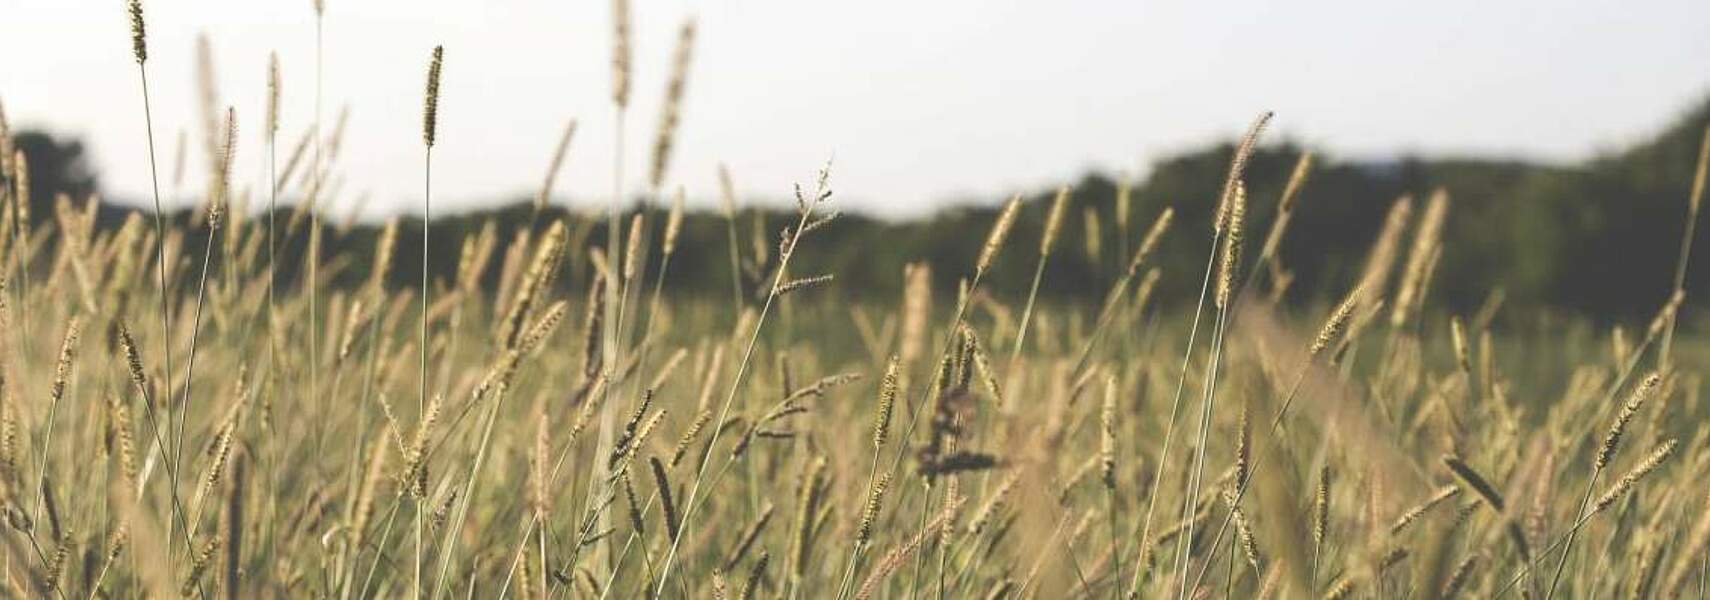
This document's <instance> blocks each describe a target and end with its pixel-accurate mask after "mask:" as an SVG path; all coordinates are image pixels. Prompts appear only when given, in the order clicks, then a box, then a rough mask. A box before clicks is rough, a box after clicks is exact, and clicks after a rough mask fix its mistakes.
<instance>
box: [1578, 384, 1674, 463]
mask: <svg viewBox="0 0 1710 600" xmlns="http://www.w3.org/2000/svg"><path fill="white" fill-rule="evenodd" d="M1661 385H1662V376H1661V375H1659V374H1657V373H1651V374H1650V375H1648V376H1646V377H1645V379H1644V381H1641V382H1639V387H1636V388H1633V393H1632V395H1630V396H1628V397H1627V403H1626V404H1625V405H1622V406H1621V412H1620V413H1619V414H1617V415H1616V416H1615V422H1614V423H1611V424H1610V425H1609V433H1608V434H1606V435H1604V436H1603V445H1602V446H1600V447H1599V448H1598V449H1597V461H1596V462H1595V463H1593V465H1592V468H1593V469H1595V470H1598V471H1602V470H1603V469H1604V467H1607V466H1609V461H1610V460H1611V459H1614V458H1615V451H1616V450H1618V449H1620V447H1621V436H1622V434H1624V433H1625V432H1626V431H1627V424H1628V423H1630V422H1632V420H1633V417H1634V416H1635V415H1637V414H1639V407H1641V406H1644V404H1645V401H1646V400H1648V399H1650V397H1651V396H1653V395H1655V394H1656V391H1657V388H1658V387H1660V386H1661Z"/></svg>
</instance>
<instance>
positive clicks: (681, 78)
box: [648, 19, 695, 189]
mask: <svg viewBox="0 0 1710 600" xmlns="http://www.w3.org/2000/svg"><path fill="white" fill-rule="evenodd" d="M694 49H695V21H694V20H693V19H690V20H688V21H685V22H684V23H683V28H682V29H681V30H679V31H678V33H677V51H676V53H675V54H674V55H673V58H672V60H671V79H670V80H669V81H668V82H667V83H666V84H665V104H664V106H663V107H662V108H660V112H659V131H658V133H657V135H656V136H655V137H654V138H653V165H652V167H653V168H652V171H651V172H650V173H649V177H648V179H649V181H651V182H652V184H653V188H654V189H659V186H660V185H662V184H664V183H665V169H666V167H669V166H670V164H671V146H672V143H673V141H674V140H675V139H676V136H677V123H678V122H679V121H681V120H682V114H683V91H684V89H686V88H687V87H688V85H689V61H690V59H691V58H692V57H693V56H694Z"/></svg>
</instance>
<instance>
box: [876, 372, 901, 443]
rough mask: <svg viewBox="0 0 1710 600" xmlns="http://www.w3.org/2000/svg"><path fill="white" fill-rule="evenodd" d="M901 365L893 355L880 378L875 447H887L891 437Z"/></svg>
mask: <svg viewBox="0 0 1710 600" xmlns="http://www.w3.org/2000/svg"><path fill="white" fill-rule="evenodd" d="M899 369H900V367H899V365H898V364H897V357H896V356H892V357H891V359H890V360H889V361H886V362H885V376H884V377H883V378H881V379H880V380H879V404H878V406H877V407H876V408H875V409H874V410H873V448H874V449H878V448H883V447H885V440H886V439H888V438H889V437H890V432H891V411H893V410H894V409H895V408H896V402H897V392H898V389H897V388H898V386H899V379H900V377H901V375H900V374H899Z"/></svg>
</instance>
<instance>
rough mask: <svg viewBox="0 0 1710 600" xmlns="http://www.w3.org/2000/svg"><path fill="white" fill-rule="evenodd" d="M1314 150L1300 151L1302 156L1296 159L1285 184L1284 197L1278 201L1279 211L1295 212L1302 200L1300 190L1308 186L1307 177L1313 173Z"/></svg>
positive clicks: (1284, 212)
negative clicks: (1295, 207)
mask: <svg viewBox="0 0 1710 600" xmlns="http://www.w3.org/2000/svg"><path fill="white" fill-rule="evenodd" d="M1312 158H1313V156H1312V151H1310V150H1309V151H1306V152H1302V153H1300V158H1299V159H1297V160H1295V161H1294V171H1292V172H1290V173H1289V176H1288V183H1287V184H1285V185H1283V193H1282V199H1281V200H1278V201H1277V213H1278V214H1288V213H1291V212H1294V205H1295V203H1296V202H1299V201H1300V190H1301V188H1303V187H1305V186H1306V177H1307V175H1310V174H1311V173H1312Z"/></svg>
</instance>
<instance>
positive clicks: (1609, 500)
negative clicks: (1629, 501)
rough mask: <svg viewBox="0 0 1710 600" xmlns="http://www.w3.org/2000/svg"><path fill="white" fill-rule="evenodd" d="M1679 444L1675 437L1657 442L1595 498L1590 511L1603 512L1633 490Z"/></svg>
mask: <svg viewBox="0 0 1710 600" xmlns="http://www.w3.org/2000/svg"><path fill="white" fill-rule="evenodd" d="M1679 445H1680V440H1675V439H1670V440H1667V441H1664V442H1663V443H1661V444H1657V447H1656V448H1654V449H1652V450H1651V453H1650V454H1647V455H1645V459H1644V460H1642V461H1639V464H1638V465H1636V466H1634V467H1633V469H1632V470H1630V471H1627V474H1626V475H1622V476H1621V480H1620V481H1617V482H1615V485H1613V486H1610V488H1609V491H1607V492H1604V493H1603V495H1602V496H1599V497H1598V498H1597V502H1596V503H1595V504H1593V505H1592V509H1591V512H1592V513H1600V512H1603V511H1604V510H1605V509H1607V508H1609V507H1610V506H1611V505H1613V504H1615V502H1616V501H1618V500H1620V499H1621V498H1622V497H1623V496H1626V495H1627V493H1628V492H1631V491H1633V486H1635V485H1638V483H1639V480H1641V479H1644V478H1645V476H1646V475H1650V474H1651V472H1652V471H1655V470H1657V467H1660V466H1662V464H1663V462H1664V461H1667V460H1668V459H1669V457H1670V456H1673V455H1674V449H1675V448H1676V447H1677V446H1679Z"/></svg>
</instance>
